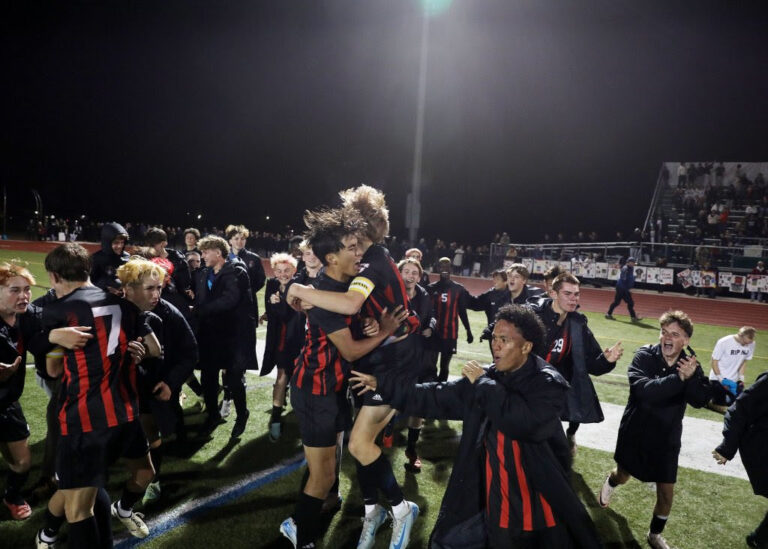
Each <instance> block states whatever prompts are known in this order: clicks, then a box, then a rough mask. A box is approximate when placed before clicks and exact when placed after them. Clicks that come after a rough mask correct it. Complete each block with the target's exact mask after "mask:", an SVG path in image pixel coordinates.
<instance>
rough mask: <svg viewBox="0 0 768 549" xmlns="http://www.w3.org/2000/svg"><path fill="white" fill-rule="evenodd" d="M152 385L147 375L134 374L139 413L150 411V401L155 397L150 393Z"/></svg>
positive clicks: (149, 412) (148, 412)
mask: <svg viewBox="0 0 768 549" xmlns="http://www.w3.org/2000/svg"><path fill="white" fill-rule="evenodd" d="M154 385H156V384H154ZM154 385H153V383H152V381H151V380H150V379H149V376H143V375H138V376H136V393H137V394H138V401H139V413H140V414H151V413H152V401H153V400H154V399H155V396H154V395H153V394H152V387H153V386H154Z"/></svg>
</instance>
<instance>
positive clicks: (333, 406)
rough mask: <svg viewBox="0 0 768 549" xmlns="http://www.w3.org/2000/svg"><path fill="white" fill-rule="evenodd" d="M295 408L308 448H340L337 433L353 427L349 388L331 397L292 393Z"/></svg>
mask: <svg viewBox="0 0 768 549" xmlns="http://www.w3.org/2000/svg"><path fill="white" fill-rule="evenodd" d="M291 406H292V407H293V411H294V413H295V414H296V417H297V418H298V420H299V432H300V433H301V442H302V444H304V446H309V447H312V448H328V447H330V446H336V435H337V433H340V432H342V431H346V430H347V429H349V428H350V427H352V410H351V409H350V406H349V400H347V390H346V388H344V389H342V390H341V391H339V392H338V393H331V394H329V395H313V394H310V393H308V392H306V391H301V390H296V391H291Z"/></svg>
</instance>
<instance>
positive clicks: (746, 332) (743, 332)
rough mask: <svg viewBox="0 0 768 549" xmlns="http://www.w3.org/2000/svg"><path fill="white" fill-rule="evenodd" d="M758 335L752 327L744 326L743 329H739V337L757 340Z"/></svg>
mask: <svg viewBox="0 0 768 549" xmlns="http://www.w3.org/2000/svg"><path fill="white" fill-rule="evenodd" d="M756 333H757V330H756V329H755V328H753V327H752V326H742V327H741V328H739V335H740V336H747V337H748V338H749V339H755V334H756Z"/></svg>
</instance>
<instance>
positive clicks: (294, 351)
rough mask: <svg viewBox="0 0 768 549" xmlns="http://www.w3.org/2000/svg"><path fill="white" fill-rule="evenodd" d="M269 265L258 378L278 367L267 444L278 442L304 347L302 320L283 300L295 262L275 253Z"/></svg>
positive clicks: (300, 314)
mask: <svg viewBox="0 0 768 549" xmlns="http://www.w3.org/2000/svg"><path fill="white" fill-rule="evenodd" d="M269 262H270V264H271V266H272V272H274V273H275V276H274V277H273V278H270V279H269V280H267V289H266V291H265V292H264V311H265V312H264V315H263V316H262V317H261V319H262V321H263V320H266V321H267V341H266V345H265V348H264V360H263V362H262V365H261V375H263V376H264V375H267V374H269V373H270V372H271V371H272V369H273V368H274V367H277V379H275V384H274V385H273V387H272V413H271V415H270V419H269V440H271V441H272V442H277V440H278V439H279V438H280V435H281V433H282V421H281V418H280V416H281V415H282V413H283V408H284V407H285V394H286V389H287V388H288V380H289V379H291V376H292V375H293V366H294V361H295V360H296V357H297V356H299V353H300V352H301V347H302V345H303V343H304V322H305V317H304V314H302V313H300V312H299V311H296V310H294V309H293V308H292V307H291V306H290V305H288V302H287V301H286V300H285V288H286V286H287V285H288V283H289V282H290V281H291V279H292V278H293V276H294V275H295V274H296V264H297V262H296V259H295V258H294V257H293V256H291V255H289V254H287V253H276V254H272V257H271V258H270V259H269Z"/></svg>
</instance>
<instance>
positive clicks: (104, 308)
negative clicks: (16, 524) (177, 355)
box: [37, 243, 160, 547]
mask: <svg viewBox="0 0 768 549" xmlns="http://www.w3.org/2000/svg"><path fill="white" fill-rule="evenodd" d="M45 270H46V271H47V272H48V276H49V280H50V283H51V287H52V288H53V289H54V290H55V292H56V296H57V297H58V299H57V300H56V301H54V302H52V303H48V304H46V306H45V308H44V309H43V328H44V329H45V330H46V331H50V330H53V329H55V328H60V327H65V326H74V327H82V326H86V327H90V332H91V333H90V334H88V335H90V337H87V336H83V342H82V343H81V344H79V345H78V346H75V347H73V348H69V349H68V350H67V351H66V352H65V353H64V354H63V359H57V360H50V361H49V362H48V364H47V369H48V373H49V374H50V375H51V376H54V377H58V376H59V375H62V374H63V378H62V388H61V393H60V408H59V422H60V428H61V438H60V440H59V445H58V450H57V460H56V475H57V477H58V479H59V490H58V491H57V492H56V493H55V494H54V495H53V496H52V497H51V499H50V501H49V502H48V512H47V513H46V522H45V524H46V526H45V528H44V529H43V530H41V531H39V532H38V536H37V543H38V547H51V546H52V545H53V544H54V543H55V541H56V535H57V532H58V529H59V527H60V525H61V523H62V521H63V520H64V517H65V516H66V520H67V522H68V523H69V525H70V531H69V536H70V546H72V547H103V546H111V545H110V544H111V539H112V532H111V527H110V524H109V520H110V519H109V515H110V512H111V514H112V516H114V517H116V518H118V519H119V520H120V521H121V522H122V523H123V524H124V525H125V526H126V528H128V530H129V531H130V533H131V534H132V535H134V536H136V537H146V536H147V535H148V534H149V530H148V529H147V527H146V525H145V524H144V521H143V520H142V518H141V515H140V514H138V513H134V512H133V505H134V504H135V503H136V502H138V501H139V500H140V499H141V497H142V496H143V494H144V490H145V489H146V487H147V485H148V484H149V482H150V481H151V480H152V476H153V475H154V470H153V468H152V462H151V460H150V457H149V454H148V450H149V448H148V446H147V440H146V438H145V436H144V433H143V432H142V430H141V426H140V424H139V421H138V415H139V409H138V401H137V388H136V364H135V358H134V354H133V353H138V356H141V355H143V354H144V349H146V353H147V355H148V356H160V344H159V342H158V340H157V338H156V337H155V335H154V333H153V332H152V331H151V329H150V328H149V326H148V324H147V320H146V317H145V316H144V315H143V314H142V313H141V311H140V310H139V309H138V308H137V307H136V306H135V305H133V304H132V303H130V302H128V301H125V300H123V299H120V298H117V297H115V296H113V295H110V294H108V293H106V292H104V291H103V290H101V289H100V288H97V287H95V286H93V285H92V284H91V283H90V281H89V278H88V273H89V272H90V270H91V261H90V258H89V257H88V252H87V251H86V250H85V248H83V247H82V246H80V245H78V244H74V243H68V244H63V245H61V246H58V247H57V248H55V249H54V250H52V251H51V252H50V253H49V254H48V255H47V256H46V257H45ZM49 339H50V336H49ZM51 341H53V340H51ZM136 347H139V349H140V350H137V349H136ZM120 456H122V457H125V458H126V459H127V465H128V470H129V472H130V473H131V478H130V479H129V481H128V482H127V483H126V485H125V489H124V490H123V494H122V497H121V498H120V500H119V501H117V502H115V503H114V504H112V506H111V508H110V506H109V496H107V494H106V492H105V491H104V490H103V488H104V486H105V484H106V478H107V468H108V467H109V465H111V464H112V463H113V462H114V461H116V460H117V458H118V457H120Z"/></svg>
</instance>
